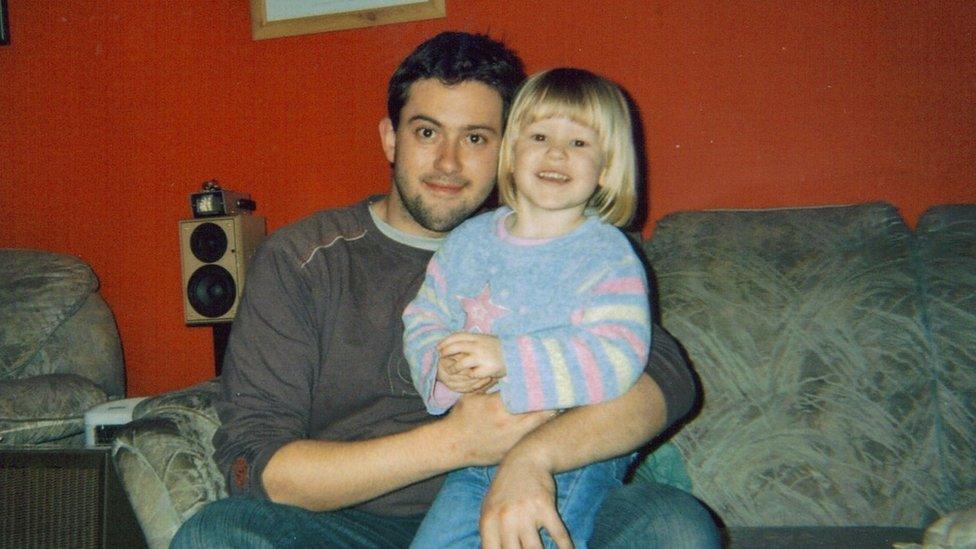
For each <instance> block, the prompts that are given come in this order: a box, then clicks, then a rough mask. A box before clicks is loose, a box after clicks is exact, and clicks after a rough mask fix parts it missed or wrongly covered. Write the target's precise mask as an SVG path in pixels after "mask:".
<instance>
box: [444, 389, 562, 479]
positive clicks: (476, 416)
mask: <svg viewBox="0 0 976 549" xmlns="http://www.w3.org/2000/svg"><path fill="white" fill-rule="evenodd" d="M554 415H555V413H554V412H530V413H527V414H510V413H508V411H507V410H505V405H504V404H502V399H501V397H500V396H499V395H498V393H493V394H481V393H474V394H466V395H462V396H461V399H460V400H458V402H457V404H455V405H454V406H453V407H452V408H451V411H450V413H449V414H448V415H447V417H446V418H444V419H443V420H441V421H438V422H436V424H437V427H438V428H443V429H445V430H446V435H445V436H446V437H448V440H449V441H450V443H451V445H452V446H453V447H454V449H455V450H456V451H458V452H459V453H460V454H461V455H462V461H463V466H465V467H467V466H472V465H495V464H496V463H499V462H500V461H501V460H502V458H503V457H505V454H506V453H507V452H508V451H509V450H510V449H511V448H512V447H513V446H515V444H516V443H518V441H520V440H522V437H524V436H525V435H526V434H528V433H530V432H531V431H533V430H535V428H536V427H538V426H539V425H542V424H543V423H545V422H546V421H549V420H550V419H551V418H552V417H553V416H554Z"/></svg>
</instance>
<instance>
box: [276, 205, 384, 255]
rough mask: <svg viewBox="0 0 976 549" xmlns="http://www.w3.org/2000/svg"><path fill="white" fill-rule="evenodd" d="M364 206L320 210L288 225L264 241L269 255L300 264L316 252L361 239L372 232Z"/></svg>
mask: <svg viewBox="0 0 976 549" xmlns="http://www.w3.org/2000/svg"><path fill="white" fill-rule="evenodd" d="M366 208H367V206H366V202H365V201H363V202H359V203H356V204H352V205H350V206H343V207H339V208H329V209H325V210H320V211H318V212H315V213H313V214H311V215H309V216H307V217H304V218H302V219H299V220H298V221H295V222H293V223H290V224H288V225H286V226H284V227H282V228H280V229H278V230H276V231H275V232H274V233H272V234H271V236H269V237H268V239H267V240H266V241H265V246H266V247H267V248H269V251H271V252H273V253H276V254H288V255H291V256H292V257H293V258H294V259H296V260H298V261H300V262H302V263H304V262H306V261H308V259H309V258H310V257H311V256H312V255H313V254H314V253H315V252H316V251H317V250H320V249H328V248H330V247H333V246H334V245H335V244H337V243H340V242H353V241H357V240H359V239H362V238H364V237H365V236H366V234H367V233H368V232H369V231H370V230H371V229H372V226H371V224H370V222H369V213H368V211H367V209H366Z"/></svg>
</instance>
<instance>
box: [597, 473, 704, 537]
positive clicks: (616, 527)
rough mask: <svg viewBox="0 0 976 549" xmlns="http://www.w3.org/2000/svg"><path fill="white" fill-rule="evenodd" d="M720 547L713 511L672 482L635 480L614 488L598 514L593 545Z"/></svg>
mask: <svg viewBox="0 0 976 549" xmlns="http://www.w3.org/2000/svg"><path fill="white" fill-rule="evenodd" d="M634 543H637V545H645V544H647V545H645V546H655V547H719V546H720V545H721V538H720V535H719V531H718V527H717V526H716V524H715V521H714V519H713V518H712V515H711V513H710V512H709V511H708V509H707V508H706V507H705V505H704V504H702V503H701V502H699V501H698V500H697V499H695V497H694V496H692V495H691V494H689V493H687V492H685V491H683V490H679V489H678V488H675V487H673V486H669V485H666V484H659V483H653V482H635V483H631V484H629V485H627V486H623V487H621V488H620V489H618V490H615V491H614V492H613V493H611V494H610V496H608V497H607V499H606V501H604V503H603V505H602V506H601V508H600V512H599V514H598V515H597V523H596V528H595V530H594V533H593V538H592V543H591V546H592V547H599V548H604V547H634V546H635V545H634Z"/></svg>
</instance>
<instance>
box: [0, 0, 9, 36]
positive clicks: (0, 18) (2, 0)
mask: <svg viewBox="0 0 976 549" xmlns="http://www.w3.org/2000/svg"><path fill="white" fill-rule="evenodd" d="M9 44H10V20H9V19H8V18H7V0H0V46H7V45H9Z"/></svg>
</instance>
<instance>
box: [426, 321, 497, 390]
mask: <svg viewBox="0 0 976 549" xmlns="http://www.w3.org/2000/svg"><path fill="white" fill-rule="evenodd" d="M437 351H438V352H439V353H440V356H441V360H443V359H444V358H445V357H453V358H454V359H455V365H456V367H457V369H458V371H465V370H466V371H467V372H468V373H469V375H470V376H471V377H473V378H494V379H500V378H503V377H505V373H506V370H505V357H504V355H503V354H502V342H501V340H500V339H498V338H497V337H495V336H491V335H484V334H472V333H468V332H455V333H453V334H451V335H449V336H447V337H445V338H444V339H443V340H441V342H440V343H438V344H437Z"/></svg>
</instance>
